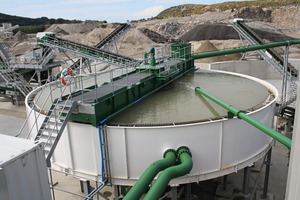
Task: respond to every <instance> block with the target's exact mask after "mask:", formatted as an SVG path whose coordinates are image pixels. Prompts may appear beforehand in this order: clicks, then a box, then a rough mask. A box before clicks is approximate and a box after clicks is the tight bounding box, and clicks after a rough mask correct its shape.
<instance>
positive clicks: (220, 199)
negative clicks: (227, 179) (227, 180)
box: [215, 184, 241, 200]
mask: <svg viewBox="0 0 300 200" xmlns="http://www.w3.org/2000/svg"><path fill="white" fill-rule="evenodd" d="M237 197H241V193H240V191H239V190H238V189H237V188H236V187H235V186H234V185H232V184H227V185H226V190H224V189H223V185H222V184H220V185H218V187H217V190H216V194H215V200H233V199H236V198H237Z"/></svg>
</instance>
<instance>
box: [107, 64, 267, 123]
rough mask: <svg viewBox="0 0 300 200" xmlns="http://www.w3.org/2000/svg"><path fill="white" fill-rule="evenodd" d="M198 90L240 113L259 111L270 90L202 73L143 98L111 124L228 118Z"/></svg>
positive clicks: (246, 81) (226, 76)
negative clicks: (205, 92)
mask: <svg viewBox="0 0 300 200" xmlns="http://www.w3.org/2000/svg"><path fill="white" fill-rule="evenodd" d="M195 87H201V88H202V89H204V91H207V92H209V93H210V94H212V95H214V96H216V97H218V98H220V99H221V100H223V101H225V102H226V103H228V104H230V105H233V106H234V107H236V108H237V109H240V110H245V111H247V110H250V111H252V110H253V109H254V108H258V107H259V106H260V105H262V104H263V103H264V102H265V101H266V99H267V98H268V97H269V91H268V90H267V88H266V87H265V86H263V85H261V84H260V83H258V82H255V81H253V80H249V79H247V78H243V77H240V76H235V75H231V74H223V73H219V72H212V71H203V70H198V71H196V72H195V73H191V74H187V75H185V76H184V77H182V78H180V79H178V80H177V81H175V82H174V83H173V84H172V85H170V86H169V87H168V88H166V89H163V90H160V91H158V92H156V93H154V94H152V95H150V96H149V97H147V98H145V99H143V100H142V101H140V102H139V103H138V104H136V105H134V106H132V107H131V108H130V109H127V110H126V111H124V112H122V113H121V114H120V115H118V116H117V117H115V118H113V119H112V120H110V122H109V123H111V124H122V125H124V124H134V125H159V124H161V125H166V124H174V123H175V124H176V123H189V122H197V121H205V120H209V119H216V118H221V117H226V116H227V111H226V110H225V109H223V108H221V107H220V106H218V105H217V104H215V103H213V102H212V101H210V100H208V99H206V98H204V97H202V96H201V95H199V94H196V93H195Z"/></svg>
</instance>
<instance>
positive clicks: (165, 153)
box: [163, 149, 176, 158]
mask: <svg viewBox="0 0 300 200" xmlns="http://www.w3.org/2000/svg"><path fill="white" fill-rule="evenodd" d="M169 152H173V153H174V154H175V155H176V151H175V150H174V149H167V150H165V152H164V154H163V158H165V157H166V155H167V153H169Z"/></svg>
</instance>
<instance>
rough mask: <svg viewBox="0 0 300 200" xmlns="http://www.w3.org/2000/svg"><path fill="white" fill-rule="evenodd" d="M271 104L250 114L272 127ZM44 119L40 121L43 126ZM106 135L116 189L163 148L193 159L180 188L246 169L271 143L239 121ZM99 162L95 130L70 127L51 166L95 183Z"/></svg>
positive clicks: (117, 129) (125, 129)
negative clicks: (186, 153)
mask: <svg viewBox="0 0 300 200" xmlns="http://www.w3.org/2000/svg"><path fill="white" fill-rule="evenodd" d="M245 77H247V76H245ZM248 78H249V77H248ZM251 79H253V80H255V81H259V82H261V83H263V84H264V85H265V86H266V87H268V89H269V90H270V91H271V92H272V93H273V94H274V96H275V97H277V96H278V94H277V91H276V89H275V88H274V87H273V86H271V85H270V84H268V83H266V82H264V81H261V80H259V79H255V78H251ZM237 96H238V94H237ZM274 104H275V99H274V100H273V101H272V102H270V103H269V104H268V105H266V106H264V107H263V108H261V109H259V110H256V111H255V112H253V113H251V114H250V115H251V116H252V117H254V118H255V119H257V120H258V121H260V122H262V123H264V124H266V125H268V126H270V127H271V126H272V124H273V123H272V121H273V114H274ZM27 109H28V110H29V107H28V105H27ZM199 111H201V108H199ZM43 118H44V116H43V117H42V118H40V119H39V121H41V122H42V120H43ZM30 120H31V123H33V122H34V121H35V119H34V115H33V114H32V115H31V119H30ZM106 131H107V138H108V147H109V159H110V166H111V176H112V181H113V183H114V184H118V185H123V184H124V185H125V184H126V185H131V184H134V182H135V181H136V179H137V178H138V177H139V176H140V175H141V173H142V172H143V171H144V170H145V169H146V168H147V167H148V166H149V165H150V164H151V163H152V162H154V161H156V160H159V159H161V158H162V155H163V153H164V151H165V150H166V149H168V148H174V149H177V148H178V147H179V146H182V145H185V146H188V147H189V148H190V149H191V152H192V154H193V162H194V166H193V169H192V171H191V173H190V174H189V175H188V176H185V177H181V178H177V179H174V180H172V182H171V184H181V183H187V182H198V181H201V180H206V179H211V178H214V177H218V176H222V175H225V174H228V173H232V172H236V171H237V170H239V169H242V168H244V167H246V166H250V165H252V163H253V162H255V161H256V160H258V159H259V158H261V157H262V156H263V155H264V154H265V152H266V151H267V150H268V148H269V147H270V143H271V141H272V140H271V138H270V137H268V136H266V135H265V134H264V133H262V132H260V131H258V130H257V129H256V128H254V127H251V126H250V125H249V124H247V123H245V122H244V121H242V120H240V119H230V120H227V119H222V120H218V121H214V122H212V121H210V122H205V123H197V124H189V125H176V126H165V127H140V128H138V127H113V126H108V127H106ZM32 138H34V136H32ZM101 159H102V158H101V157H100V145H99V134H98V128H96V127H92V126H91V125H86V124H79V123H72V122H69V123H68V125H67V127H66V128H65V130H64V133H63V135H62V137H61V139H60V141H59V143H58V146H57V148H56V150H55V152H54V156H53V159H52V161H53V165H52V167H53V168H55V169H57V170H60V171H63V172H67V173H69V174H74V175H76V176H80V177H83V178H87V179H91V180H96V179H97V180H99V181H100V180H101V172H102V168H101Z"/></svg>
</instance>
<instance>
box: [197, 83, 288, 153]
mask: <svg viewBox="0 0 300 200" xmlns="http://www.w3.org/2000/svg"><path fill="white" fill-rule="evenodd" d="M195 91H196V92H198V93H199V94H202V95H203V96H205V97H207V98H209V99H210V100H212V101H213V102H215V103H217V104H218V105H220V106H222V107H223V108H225V109H226V110H228V111H229V112H230V113H232V114H234V115H235V116H237V117H238V118H240V119H243V120H245V121H246V122H248V123H249V124H251V125H253V126H254V127H256V128H258V129H259V130H261V131H262V132H264V133H266V134H267V135H269V136H271V137H272V138H274V139H275V140H277V141H278V142H280V143H281V144H283V145H285V146H286V147H287V148H289V149H290V148H291V143H292V141H291V139H289V138H287V137H285V136H284V135H282V134H281V133H279V132H277V131H275V130H273V129H271V128H270V127H268V126H266V125H265V124H263V123H260V122H259V121H256V120H255V119H253V118H252V117H250V116H248V115H246V113H244V112H243V111H241V110H238V109H236V108H234V107H232V106H231V105H229V104H227V103H225V102H224V101H222V100H220V99H218V98H216V97H214V96H212V95H210V94H208V93H207V92H204V91H203V90H202V89H201V88H200V87H196V88H195Z"/></svg>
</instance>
